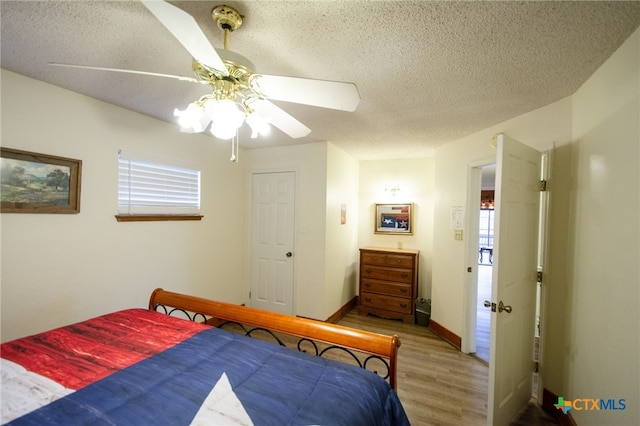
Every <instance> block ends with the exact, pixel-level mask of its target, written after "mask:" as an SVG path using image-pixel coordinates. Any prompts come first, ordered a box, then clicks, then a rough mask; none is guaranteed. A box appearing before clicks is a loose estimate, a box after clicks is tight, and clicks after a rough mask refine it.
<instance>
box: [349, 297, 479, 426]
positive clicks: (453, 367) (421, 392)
mask: <svg viewBox="0 0 640 426" xmlns="http://www.w3.org/2000/svg"><path fill="white" fill-rule="evenodd" d="M339 324H342V325H345V326H348V327H353V328H358V329H362V330H368V331H373V332H377V333H384V334H397V335H398V337H400V342H401V346H400V350H399V353H398V396H399V397H400V400H401V401H402V404H403V406H404V408H405V411H406V412H407V416H408V417H409V421H410V422H411V424H414V425H440V426H448V425H451V426H453V425H461V424H464V425H485V424H486V422H487V386H488V373H489V369H488V367H487V366H486V365H485V364H483V363H482V362H480V361H479V360H477V359H475V358H474V357H472V356H469V355H465V354H463V353H461V352H460V351H458V350H457V349H456V348H454V347H453V346H451V345H450V344H449V343H447V342H445V341H444V340H442V339H441V338H439V337H438V336H436V335H435V334H433V332H431V331H430V330H429V329H428V328H426V327H421V326H418V325H412V324H405V323H402V322H400V321H392V320H386V319H382V318H377V317H374V316H371V315H367V316H364V315H358V313H357V310H352V311H350V312H349V313H348V314H347V315H346V316H345V317H344V318H342V319H341V320H340V321H339Z"/></svg>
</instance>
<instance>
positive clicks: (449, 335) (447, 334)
mask: <svg viewBox="0 0 640 426" xmlns="http://www.w3.org/2000/svg"><path fill="white" fill-rule="evenodd" d="M429 330H431V331H433V332H434V333H435V334H437V335H438V336H440V337H442V338H443V339H444V340H446V341H447V342H449V343H451V344H452V345H453V346H455V347H456V348H458V350H460V349H461V348H462V338H461V337H460V336H458V335H457V334H455V333H453V332H452V331H450V330H447V329H446V328H444V327H443V326H441V325H440V324H438V323H437V322H436V321H434V320H433V319H432V320H430V321H429Z"/></svg>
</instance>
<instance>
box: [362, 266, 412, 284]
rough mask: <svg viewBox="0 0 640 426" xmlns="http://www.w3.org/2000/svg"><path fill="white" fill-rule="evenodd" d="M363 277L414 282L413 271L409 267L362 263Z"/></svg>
mask: <svg viewBox="0 0 640 426" xmlns="http://www.w3.org/2000/svg"><path fill="white" fill-rule="evenodd" d="M361 274H362V278H373V279H376V280H383V281H397V282H402V283H412V282H413V273H412V271H411V270H409V269H399V268H389V267H384V266H373V265H362V269H361Z"/></svg>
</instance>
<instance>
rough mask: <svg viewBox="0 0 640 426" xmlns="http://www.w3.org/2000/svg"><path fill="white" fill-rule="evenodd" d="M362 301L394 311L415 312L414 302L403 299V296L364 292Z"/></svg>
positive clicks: (361, 296)
mask: <svg viewBox="0 0 640 426" xmlns="http://www.w3.org/2000/svg"><path fill="white" fill-rule="evenodd" d="M360 303H361V304H362V305H363V306H369V307H373V308H378V309H384V310H387V311H393V312H400V313H404V314H411V313H412V312H413V310H412V305H413V304H412V303H411V300H410V299H403V298H401V297H394V296H386V295H383V294H376V293H368V292H363V293H362V294H361V295H360Z"/></svg>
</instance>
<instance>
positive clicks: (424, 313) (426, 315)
mask: <svg viewBox="0 0 640 426" xmlns="http://www.w3.org/2000/svg"><path fill="white" fill-rule="evenodd" d="M430 318H431V299H425V298H424V297H418V298H417V299H416V324H418V325H421V326H423V327H429V319H430Z"/></svg>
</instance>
